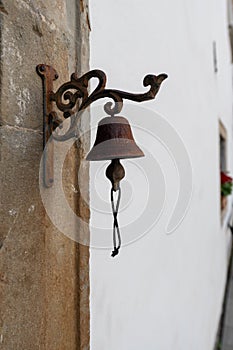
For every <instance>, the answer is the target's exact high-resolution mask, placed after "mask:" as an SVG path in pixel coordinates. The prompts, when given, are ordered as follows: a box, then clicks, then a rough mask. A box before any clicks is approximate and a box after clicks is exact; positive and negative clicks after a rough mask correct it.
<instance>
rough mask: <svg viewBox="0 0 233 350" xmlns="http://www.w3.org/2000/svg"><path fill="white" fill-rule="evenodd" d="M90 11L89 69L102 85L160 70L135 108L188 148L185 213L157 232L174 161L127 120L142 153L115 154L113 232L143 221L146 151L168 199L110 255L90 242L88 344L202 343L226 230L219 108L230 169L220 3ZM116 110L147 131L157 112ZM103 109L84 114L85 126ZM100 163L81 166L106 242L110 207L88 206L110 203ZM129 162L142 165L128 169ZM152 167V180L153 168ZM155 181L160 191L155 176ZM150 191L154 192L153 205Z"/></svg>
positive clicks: (187, 348) (174, 181)
mask: <svg viewBox="0 0 233 350" xmlns="http://www.w3.org/2000/svg"><path fill="white" fill-rule="evenodd" d="M90 11H91V26H92V34H91V68H100V69H103V70H104V71H105V72H106V73H107V75H108V87H112V88H118V89H122V90H129V91H133V92H135V91H136V92H141V91H144V88H143V87H142V78H143V77H144V76H145V75H146V74H147V73H161V72H166V73H167V74H168V75H169V79H168V80H166V81H165V82H164V83H163V86H162V88H161V91H160V92H159V95H158V96H157V98H156V100H155V101H152V102H145V103H144V104H143V106H142V105H141V106H140V107H144V108H146V109H147V108H149V109H151V110H154V111H157V112H159V113H161V114H162V115H163V116H164V117H165V118H166V119H167V120H168V122H169V123H170V124H172V125H173V127H174V128H175V130H176V131H177V132H178V133H179V135H180V136H181V138H182V140H183V142H184V144H185V146H186V149H187V151H188V153H189V155H190V159H191V162H192V169H193V185H194V188H193V195H192V201H191V204H190V208H189V211H188V213H187V215H186V216H185V218H184V220H183V222H182V223H181V225H180V226H179V227H178V229H177V230H176V231H175V232H174V233H173V234H171V235H166V233H165V226H166V224H167V222H168V219H169V216H170V215H171V212H172V209H173V206H174V203H175V200H176V196H177V193H178V176H177V173H176V169H175V167H174V165H173V163H172V161H171V158H170V157H169V154H168V153H167V152H166V150H165V149H164V148H163V147H162V146H161V144H160V143H159V142H156V141H154V140H153V141H151V142H150V140H149V137H148V138H147V134H146V133H143V132H140V130H138V129H137V128H135V129H134V135H135V137H136V139H137V142H138V143H139V144H140V145H141V146H142V147H143V149H144V151H145V153H146V157H145V158H144V159H138V160H137V159H136V160H134V162H133V163H131V162H127V161H124V165H125V168H126V171H127V174H126V180H124V181H123V182H122V191H123V194H122V195H123V199H122V203H123V204H122V206H123V207H124V204H127V200H128V199H127V198H126V196H127V195H129V194H130V193H131V192H132V191H133V195H132V196H133V197H130V198H131V199H132V200H131V202H130V203H129V205H128V206H127V205H126V208H125V209H124V210H122V212H121V213H120V214H119V220H120V223H121V225H122V226H123V228H122V239H123V241H124V237H126V236H127V234H128V233H129V232H127V230H130V227H131V226H127V223H129V221H130V220H131V221H133V220H136V218H137V217H140V220H141V221H140V225H138V230H140V228H141V227H143V226H146V222H143V220H146V219H144V217H145V215H144V214H143V213H142V212H141V209H142V206H143V205H146V198H147V197H146V193H147V192H148V184H147V183H146V181H145V176H144V175H143V174H142V172H143V171H142V168H144V170H145V173H146V174H147V175H146V176H147V177H149V178H150V176H149V175H150V174H149V172H150V171H151V172H153V169H154V168H153V164H150V161H151V158H150V157H149V152H151V153H152V154H153V155H154V157H155V158H156V160H157V162H158V163H159V165H160V166H161V168H162V170H163V172H164V176H165V181H166V189H167V193H166V194H167V198H166V201H165V207H164V210H163V213H162V215H161V217H160V218H159V220H158V222H157V224H156V225H155V226H154V227H153V228H152V229H150V231H149V233H147V235H145V236H144V237H143V238H142V239H140V240H138V241H136V242H135V243H134V244H130V245H127V246H126V247H123V248H122V251H121V253H120V255H119V256H118V257H116V258H114V259H112V258H111V257H110V253H111V249H109V250H101V249H92V250H91V349H92V350H119V349H121V350H141V349H147V350H171V349H173V350H213V346H214V342H215V336H216V331H217V327H218V321H219V317H220V312H221V303H222V297H223V290H224V283H225V273H226V266H227V242H228V241H229V233H228V232H227V230H226V225H227V219H228V215H227V217H226V220H225V223H224V225H223V226H221V222H220V204H219V145H218V140H219V134H218V120H219V119H221V120H222V122H223V123H224V125H225V127H226V128H227V132H228V140H229V143H228V151H229V152H228V169H229V170H230V171H231V173H233V163H232V153H231V150H232V130H233V125H232V71H231V63H230V62H231V58H230V48H229V41H228V32H227V26H228V23H227V4H226V2H225V1H224V0H221V1H218V0H204V1H203V0H195V1H192V2H191V1H187V0H176V1H168V0H147V1H146V2H145V1H139V0H134V1H129V0H117V1H116V0H101V1H94V0H91V1H90ZM213 41H216V44H217V59H218V73H217V74H216V73H214V68H213V50H212V44H213ZM126 111H128V109H127V108H126V110H125V116H127V118H128V119H129V120H130V122H131V123H132V124H134V123H137V122H138V120H139V119H140V118H144V119H145V125H146V128H148V127H149V128H150V125H151V129H152V130H151V131H152V132H154V131H153V123H152V119H153V117H154V118H156V115H155V116H152V115H151V114H150V113H149V112H148V114H146V112H145V114H143V115H141V117H139V116H138V114H137V113H136V114H135V116H134V115H131V114H130V113H129V114H127V115H126ZM129 112H130V109H129ZM94 114H95V110H93V115H94ZM96 114H98V113H96ZM121 114H122V115H124V110H123V112H122V113H121ZM139 114H140V113H139ZM102 115H103V116H104V113H102V114H101V113H99V114H98V116H97V117H95V115H94V117H93V118H92V120H93V126H94V127H95V126H96V124H97V122H98V121H99V119H100V117H101V116H102ZM134 118H135V119H134ZM146 118H147V119H146ZM150 123H151V124H150ZM155 133H156V132H155ZM153 162H154V165H155V160H153ZM106 164H107V163H101V164H100V163H98V164H97V165H96V164H94V165H93V166H92V182H91V188H90V192H91V205H92V236H93V237H94V236H95V234H96V232H97V229H96V227H97V226H99V227H104V228H106V227H109V231H106V230H105V231H104V233H103V234H106V232H107V233H108V235H109V242H110V244H111V225H112V219H111V216H110V215H109V214H105V213H102V214H101V213H98V205H99V206H100V207H101V208H102V206H103V207H104V208H108V209H109V210H110V204H108V199H109V189H110V185H109V183H108V180H105V179H104V169H105V167H106ZM137 165H139V166H140V167H141V170H137V171H136V170H135V169H137ZM134 175H135V176H134ZM154 178H155V182H156V179H157V175H156V173H155V174H154ZM156 186H157V189H158V193H159V186H160V185H159V184H156ZM124 189H125V191H124ZM149 190H150V189H149ZM156 201H157V197H156V195H155V196H154V205H155V207H156ZM103 203H104V204H103ZM229 212H230V206H229V211H228V214H229ZM151 215H153V212H152V214H151ZM98 232H99V231H98ZM98 234H99V233H98Z"/></svg>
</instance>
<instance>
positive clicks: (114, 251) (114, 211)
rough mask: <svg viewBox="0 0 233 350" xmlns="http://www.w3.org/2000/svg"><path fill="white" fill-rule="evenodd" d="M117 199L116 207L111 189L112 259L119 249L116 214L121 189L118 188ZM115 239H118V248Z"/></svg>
mask: <svg viewBox="0 0 233 350" xmlns="http://www.w3.org/2000/svg"><path fill="white" fill-rule="evenodd" d="M117 191H118V197H117V202H116V205H115V204H114V197H113V192H114V190H113V188H112V189H111V204H112V213H113V246H114V250H113V251H112V255H111V256H112V257H114V256H116V255H117V254H118V253H119V250H120V247H121V234H120V229H119V225H118V221H117V214H118V210H119V205H120V199H121V189H120V187H119V188H118V190H117ZM117 238H118V246H117Z"/></svg>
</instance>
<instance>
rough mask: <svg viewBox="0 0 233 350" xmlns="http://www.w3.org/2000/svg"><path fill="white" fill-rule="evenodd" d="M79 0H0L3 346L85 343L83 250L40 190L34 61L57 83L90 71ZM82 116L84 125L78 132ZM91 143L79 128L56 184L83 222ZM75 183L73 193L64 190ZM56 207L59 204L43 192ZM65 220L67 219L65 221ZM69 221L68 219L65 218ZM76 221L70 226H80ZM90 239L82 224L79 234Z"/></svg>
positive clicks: (9, 349)
mask: <svg viewBox="0 0 233 350" xmlns="http://www.w3.org/2000/svg"><path fill="white" fill-rule="evenodd" d="M89 26H90V24H89V17H88V5H87V2H86V1H80V2H79V1H78V2H77V1H76V0H66V1H64V0H7V1H4V0H3V1H0V169H1V170H0V204H1V206H0V310H1V312H0V348H1V349H3V350H18V349H19V350H22V349H24V350H32V349H33V350H37V349H40V350H41V349H42V350H43V349H44V350H66V349H67V350H72V349H73V350H76V349H82V350H86V349H89V250H88V247H85V246H81V245H78V244H77V243H76V242H74V241H72V240H70V239H69V238H68V237H66V236H65V235H63V234H62V233H61V232H59V231H58V229H57V228H55V227H54V226H53V223H52V222H51V221H50V219H49V218H48V216H47V215H46V211H45V209H44V207H43V204H42V201H41V197H40V192H39V164H40V158H41V155H42V152H43V147H42V127H43V125H42V84H41V79H40V78H39V76H38V75H37V74H36V71H35V68H36V65H37V64H39V63H45V64H50V65H53V66H54V67H55V68H56V70H57V71H58V73H59V79H58V80H57V81H56V85H55V89H56V88H57V87H58V86H59V85H61V84H62V83H63V82H65V81H67V80H68V79H69V75H70V73H72V72H73V71H74V70H76V71H77V72H80V74H81V73H84V72H85V71H87V70H88V58H89V46H88V40H89V39H88V36H89ZM88 123H89V118H88V116H87V118H85V120H84V121H82V122H81V124H80V128H81V129H82V128H83V129H85V128H86V126H87V125H88ZM88 148H89V138H88V136H87V135H85V137H84V138H81V139H80V140H79V141H78V142H77V144H76V145H74V146H73V147H72V148H71V149H70V151H69V152H68V154H67V156H66V160H65V164H64V168H63V189H64V192H65V195H66V198H67V201H68V202H69V204H70V206H71V207H72V209H73V211H74V212H75V213H77V214H78V215H79V216H80V217H82V219H83V220H84V221H85V222H87V223H88V220H89V207H88V202H87V203H86V202H85V201H84V200H83V199H82V196H81V190H80V184H81V186H82V191H83V192H85V193H86V196H85V197H86V198H88V166H86V168H85V175H86V176H85V177H84V178H83V179H82V183H80V181H78V178H77V169H79V167H80V164H81V159H82V158H83V157H84V155H85V154H86V152H87V150H88ZM74 188H75V189H76V190H75V191H74V190H71V189H74ZM50 205H51V206H52V207H53V208H54V210H56V206H59V203H55V202H54V201H53V197H51V198H50ZM64 220H65V218H64ZM71 225H75V222H74V223H71ZM79 229H80V228H78V227H77V230H79ZM83 234H84V235H86V236H87V240H88V235H89V232H88V230H87V229H86V231H85V232H83Z"/></svg>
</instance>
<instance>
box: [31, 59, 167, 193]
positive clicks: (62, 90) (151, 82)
mask: <svg viewBox="0 0 233 350" xmlns="http://www.w3.org/2000/svg"><path fill="white" fill-rule="evenodd" d="M37 73H38V74H39V75H40V77H41V78H42V80H43V91H44V98H43V100H44V147H45V145H46V152H45V153H46V155H45V157H44V166H45V170H44V183H45V186H46V187H50V186H51V185H52V183H53V164H52V163H53V160H52V141H49V144H48V145H47V143H48V140H49V139H50V136H51V135H53V139H55V140H57V141H65V140H68V139H70V138H72V137H75V136H76V132H77V130H76V117H75V118H71V123H70V127H69V130H68V131H67V132H66V133H65V134H64V135H58V134H56V133H53V131H54V130H55V128H56V127H57V126H59V125H61V123H62V122H63V120H64V119H66V118H68V117H70V116H72V115H74V114H75V113H76V112H81V111H83V110H85V109H86V108H87V107H88V106H90V104H91V103H93V102H95V101H97V100H99V99H102V98H106V97H107V98H110V99H112V100H113V103H112V102H108V103H106V104H105V106H104V110H105V112H106V113H107V114H108V115H110V116H114V119H116V118H122V117H116V116H115V115H116V114H118V113H120V111H121V110H122V107H123V100H124V99H127V100H131V101H135V102H143V101H147V100H151V99H154V98H155V96H156V95H157V93H158V91H159V88H160V86H161V84H162V82H163V81H164V80H165V79H166V78H167V74H164V73H163V74H159V75H157V76H156V75H152V74H150V75H146V76H145V78H144V80H143V85H144V86H145V87H147V86H150V89H149V90H148V91H147V92H145V93H142V94H133V93H129V92H125V91H121V90H113V89H106V88H105V86H106V80H107V79H106V75H105V73H104V72H103V71H101V70H91V71H89V72H88V73H86V74H84V75H83V76H82V77H80V78H78V76H77V74H76V73H73V74H72V75H71V78H70V81H68V82H66V83H64V84H63V85H61V86H60V87H59V88H58V90H57V91H56V92H54V91H53V81H54V80H56V79H57V78H58V74H57V72H56V70H55V69H54V68H53V67H51V66H48V65H45V64H39V65H38V66H37ZM92 78H97V79H98V81H99V82H98V85H97V87H96V88H95V90H94V91H93V92H91V93H89V83H90V80H91V79H92ZM54 106H56V107H57V110H58V111H61V112H62V114H63V118H64V119H62V118H60V117H59V116H58V113H57V111H55V110H54ZM123 124H124V126H122V127H121V128H122V129H121V130H122V132H123V130H124V132H125V133H126V134H127V130H125V128H126V129H127V128H128V130H129V125H128V122H127V123H123ZM103 132H104V129H103ZM124 135H125V134H124ZM118 138H119V139H123V137H121V136H120V134H119V136H118ZM126 139H127V137H126ZM128 140H129V142H128V149H127V152H128V156H130V157H133V156H136V157H138V156H143V153H142V151H141V150H140V149H139V148H138V149H137V150H136V148H137V147H138V146H137V145H136V144H135V142H134V140H133V137H131V136H130V134H129V135H128ZM120 144H121V141H119V145H120ZM125 146H126V145H125V144H124V147H125ZM120 147H122V152H123V143H122V146H120ZM137 151H138V152H139V153H138V154H137ZM139 154H141V155H139ZM118 155H119V154H118ZM118 158H121V157H119V156H118ZM122 158H126V154H125V156H124V154H122ZM127 158H129V157H127ZM105 159H106V158H105ZM107 159H113V158H107Z"/></svg>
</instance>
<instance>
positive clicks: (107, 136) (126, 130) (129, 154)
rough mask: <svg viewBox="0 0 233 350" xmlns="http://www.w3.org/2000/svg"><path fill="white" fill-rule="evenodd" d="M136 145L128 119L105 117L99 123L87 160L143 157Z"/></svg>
mask: <svg viewBox="0 0 233 350" xmlns="http://www.w3.org/2000/svg"><path fill="white" fill-rule="evenodd" d="M143 156H144V153H143V152H142V150H141V149H140V148H139V147H138V146H137V144H136V142H135V140H134V138H133V134H132V131H131V127H130V124H129V122H128V120H127V119H126V118H124V117H120V116H115V117H106V118H103V119H102V120H101V121H100V122H99V124H98V129H97V134H96V140H95V143H94V146H93V148H92V149H91V151H90V152H89V154H88V155H87V157H86V159H87V160H91V161H93V160H108V159H109V160H111V159H126V158H137V157H143Z"/></svg>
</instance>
